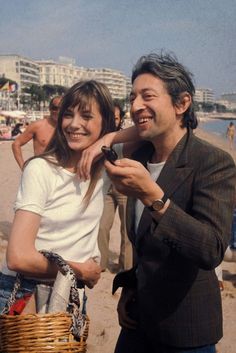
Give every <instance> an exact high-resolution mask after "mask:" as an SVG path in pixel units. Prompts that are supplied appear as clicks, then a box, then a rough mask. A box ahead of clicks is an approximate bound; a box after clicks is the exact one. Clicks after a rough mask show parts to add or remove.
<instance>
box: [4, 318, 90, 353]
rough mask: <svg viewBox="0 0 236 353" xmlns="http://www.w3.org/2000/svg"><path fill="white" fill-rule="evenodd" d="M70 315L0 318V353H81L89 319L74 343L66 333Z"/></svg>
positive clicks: (69, 323) (69, 324) (84, 348)
mask: <svg viewBox="0 0 236 353" xmlns="http://www.w3.org/2000/svg"><path fill="white" fill-rule="evenodd" d="M70 327H71V315H70V314H67V313H55V314H25V315H18V316H11V315H0V352H1V353H28V352H30V353H33V352H34V353H46V352H47V353H48V352H55V353H79V352H81V353H85V352H86V339H87V337H88V329H89V319H88V318H87V320H86V326H85V330H84V334H83V336H82V337H81V339H80V341H76V340H75V339H74V336H73V335H72V334H71V333H70V331H69V330H70Z"/></svg>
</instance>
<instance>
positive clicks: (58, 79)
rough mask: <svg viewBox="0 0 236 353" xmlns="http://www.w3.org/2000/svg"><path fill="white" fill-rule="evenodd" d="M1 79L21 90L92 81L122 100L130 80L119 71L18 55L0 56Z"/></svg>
mask: <svg viewBox="0 0 236 353" xmlns="http://www.w3.org/2000/svg"><path fill="white" fill-rule="evenodd" d="M0 76H3V77H7V78H9V79H11V80H13V81H16V82H17V84H18V87H19V91H18V93H21V90H22V88H24V87H26V86H30V85H31V84H36V85H41V86H42V85H45V84H50V85H59V86H64V87H71V86H72V85H73V84H74V83H76V82H78V81H80V80H86V79H94V80H97V81H100V82H102V83H104V84H106V85H107V86H108V88H109V90H110V92H111V95H112V97H113V98H118V99H125V98H126V97H127V95H129V93H130V89H131V84H130V79H129V78H128V77H127V76H125V75H124V74H123V73H122V72H120V71H118V70H114V69H109V68H98V69H96V68H85V67H78V66H75V60H74V59H70V58H63V57H60V58H59V62H56V61H54V60H40V61H34V60H31V59H28V58H25V57H23V56H20V55H10V54H9V55H0Z"/></svg>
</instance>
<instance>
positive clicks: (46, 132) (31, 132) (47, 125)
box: [12, 96, 62, 170]
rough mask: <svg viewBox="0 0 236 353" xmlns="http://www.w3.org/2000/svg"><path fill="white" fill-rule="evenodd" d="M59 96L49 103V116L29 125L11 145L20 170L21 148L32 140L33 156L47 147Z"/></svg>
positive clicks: (54, 122) (53, 127) (55, 120)
mask: <svg viewBox="0 0 236 353" xmlns="http://www.w3.org/2000/svg"><path fill="white" fill-rule="evenodd" d="M61 99H62V97H61V96H56V97H54V98H52V99H51V101H50V103H49V111H50V115H49V116H48V117H46V118H44V119H42V120H38V121H35V122H33V123H32V124H30V125H29V126H28V127H27V129H26V130H25V131H24V132H23V133H22V134H21V135H19V136H18V137H17V138H16V139H15V141H14V142H13V143H12V151H13V154H14V157H15V160H16V161H17V163H18V165H19V167H20V168H21V170H22V169H23V166H24V163H25V161H24V158H23V154H22V149H21V147H22V146H24V145H25V144H26V143H27V142H29V141H30V140H33V148H34V154H35V155H38V154H40V153H42V152H43V151H44V150H45V148H46V146H47V145H48V143H49V141H50V139H51V137H52V135H53V133H54V131H55V128H56V125H57V118H58V112H59V109H60V103H61Z"/></svg>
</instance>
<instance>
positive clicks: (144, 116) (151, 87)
mask: <svg viewBox="0 0 236 353" xmlns="http://www.w3.org/2000/svg"><path fill="white" fill-rule="evenodd" d="M130 104H131V108H130V113H131V117H132V119H133V122H134V124H135V126H136V127H137V129H138V133H139V135H140V137H141V138H143V139H145V140H149V141H152V142H153V141H154V140H155V139H160V138H161V139H163V138H166V137H169V138H171V136H173V133H174V134H175V132H176V129H181V120H180V118H177V115H176V108H175V106H174V105H173V103H172V100H171V97H170V95H169V94H168V92H167V90H166V87H165V84H164V82H163V81H162V80H161V79H159V78H157V77H156V76H153V75H151V74H148V73H147V74H142V75H139V76H138V77H137V78H136V79H135V80H134V82H133V88H132V91H131V95H130Z"/></svg>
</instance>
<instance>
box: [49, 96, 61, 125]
mask: <svg viewBox="0 0 236 353" xmlns="http://www.w3.org/2000/svg"><path fill="white" fill-rule="evenodd" d="M60 104H61V98H59V97H57V98H54V99H53V102H52V105H51V108H50V118H51V119H53V120H54V121H55V122H57V119H58V113H59V109H60Z"/></svg>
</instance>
